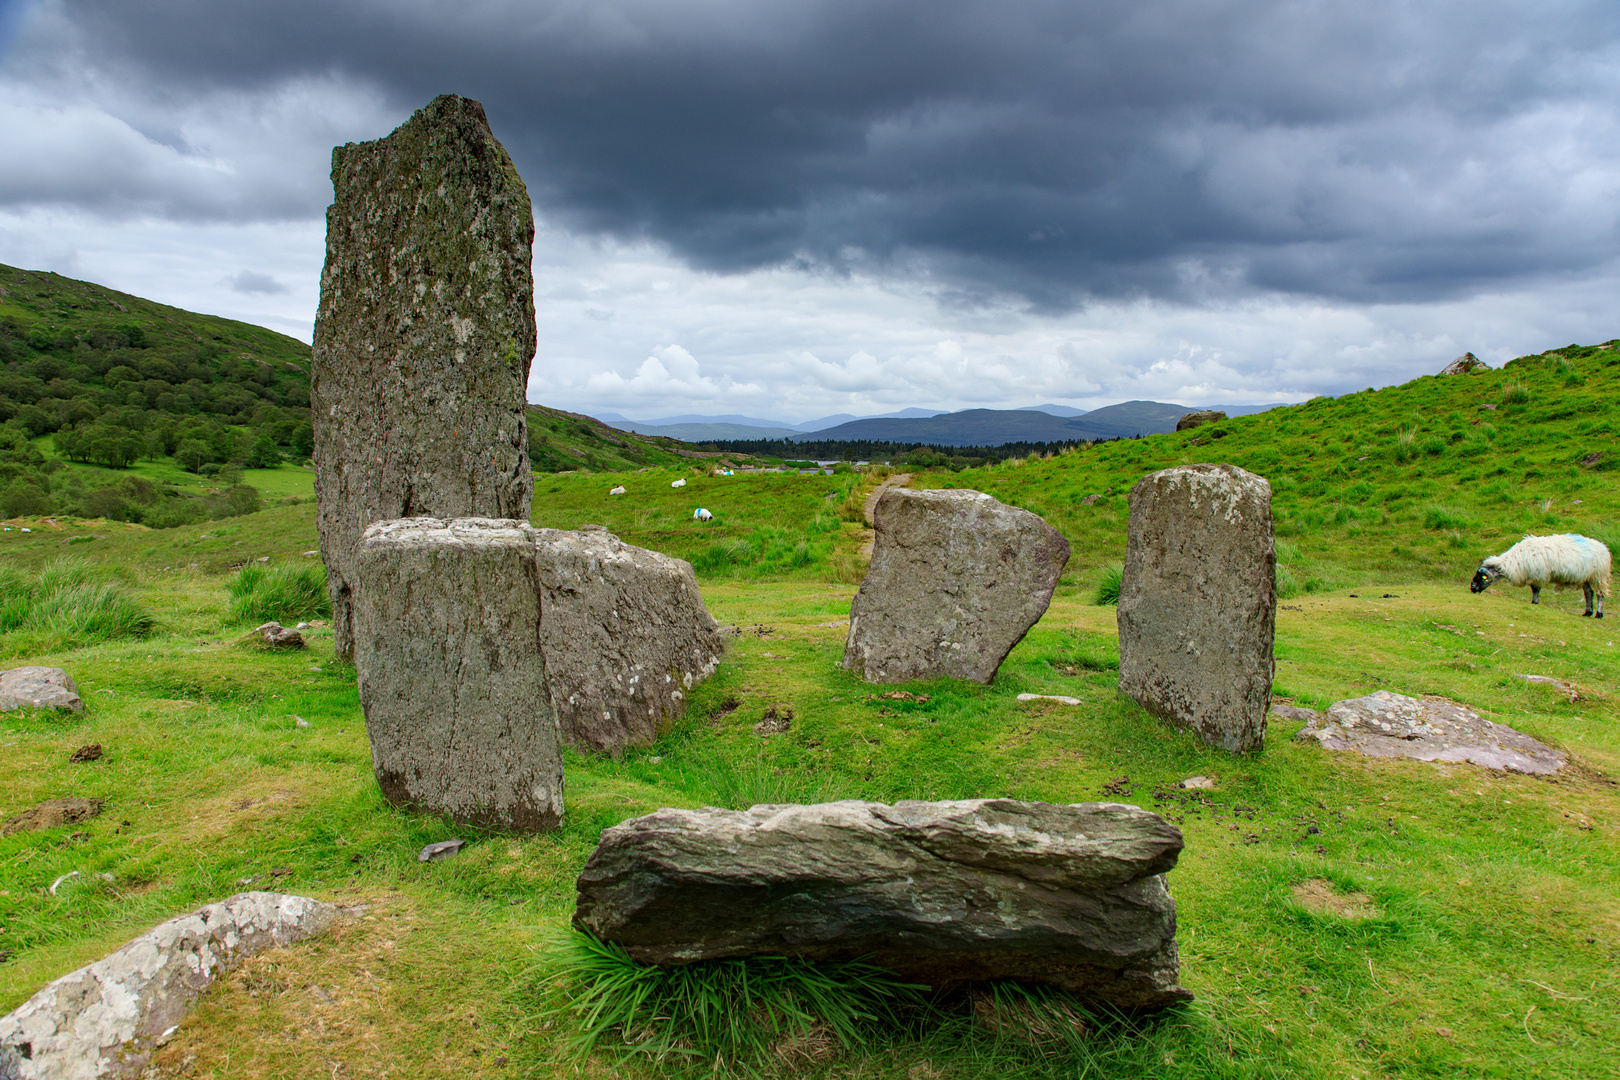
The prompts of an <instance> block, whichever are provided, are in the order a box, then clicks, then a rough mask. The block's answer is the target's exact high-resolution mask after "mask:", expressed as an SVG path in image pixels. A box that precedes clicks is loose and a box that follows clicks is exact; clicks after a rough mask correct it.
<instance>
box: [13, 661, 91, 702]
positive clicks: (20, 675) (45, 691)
mask: <svg viewBox="0 0 1620 1080" xmlns="http://www.w3.org/2000/svg"><path fill="white" fill-rule="evenodd" d="M83 708H84V701H83V699H81V698H80V697H79V686H78V684H77V683H75V682H74V681H73V678H72V676H70V675H69V674H68V673H67V672H65V671H63V670H62V669H61V668H56V667H20V668H12V669H11V670H10V671H0V709H5V710H11V709H66V710H70V711H72V712H78V711H80V710H82V709H83Z"/></svg>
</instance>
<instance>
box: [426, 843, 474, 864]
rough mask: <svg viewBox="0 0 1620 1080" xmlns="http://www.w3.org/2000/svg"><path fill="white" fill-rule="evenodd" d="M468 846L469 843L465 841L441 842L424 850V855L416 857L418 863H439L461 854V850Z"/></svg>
mask: <svg viewBox="0 0 1620 1080" xmlns="http://www.w3.org/2000/svg"><path fill="white" fill-rule="evenodd" d="M466 846H467V841H465V840H440V841H439V842H438V843H436V844H429V845H428V846H427V847H425V848H423V849H422V853H421V854H420V855H418V856H417V857H416V861H417V862H437V861H438V860H439V859H448V858H450V857H451V856H452V855H456V854H459V853H460V851H461V849H462V848H464V847H466Z"/></svg>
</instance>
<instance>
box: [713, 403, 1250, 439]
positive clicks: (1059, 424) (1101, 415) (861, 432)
mask: <svg viewBox="0 0 1620 1080" xmlns="http://www.w3.org/2000/svg"><path fill="white" fill-rule="evenodd" d="M1213 407H1214V408H1219V409H1222V410H1224V411H1225V412H1226V413H1227V414H1228V415H1232V416H1236V415H1245V414H1250V413H1255V412H1261V411H1264V410H1265V409H1269V408H1274V407H1275V406H1270V405H1220V406H1213ZM1191 411H1192V409H1191V407H1189V406H1186V405H1174V404H1168V403H1166V402H1162V401H1125V402H1121V403H1120V404H1118V405H1106V406H1104V407H1102V408H1100V409H1093V410H1092V411H1091V412H1087V413H1081V414H1079V415H1076V416H1053V415H1051V414H1049V413H1045V412H1040V411H1037V410H1032V409H965V410H963V411H961V412H954V413H943V414H941V415H939V416H932V417H927V418H918V419H889V418H879V419H869V420H855V421H851V422H850V423H846V424H839V425H838V426H836V427H830V428H823V429H821V430H818V431H813V432H806V433H804V434H800V435H789V436H787V437H788V438H789V439H791V440H792V441H794V442H806V441H817V442H832V441H843V440H848V441H869V442H885V443H896V444H920V445H927V446H1001V445H1003V444H1005V443H1018V442H1027V443H1064V442H1097V441H1101V440H1104V439H1122V438H1132V437H1134V436H1137V435H1147V434H1152V433H1155V432H1168V431H1174V430H1175V427H1176V421H1177V420H1179V419H1181V417H1183V416H1185V415H1186V414H1187V413H1189V412H1191ZM720 437H721V436H716V438H720ZM771 437H772V436H768V435H747V436H743V435H738V436H732V438H737V439H743V438H749V439H753V438H771Z"/></svg>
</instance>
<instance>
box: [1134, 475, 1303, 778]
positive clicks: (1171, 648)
mask: <svg viewBox="0 0 1620 1080" xmlns="http://www.w3.org/2000/svg"><path fill="white" fill-rule="evenodd" d="M1130 503H1131V517H1130V525H1129V529H1128V531H1127V535H1126V543H1125V571H1124V574H1123V576H1122V578H1121V580H1120V586H1119V616H1118V619H1119V689H1120V692H1121V693H1123V694H1126V695H1128V696H1130V697H1132V698H1134V699H1135V700H1136V701H1137V703H1138V704H1140V705H1141V706H1142V707H1143V708H1144V709H1146V710H1148V711H1149V712H1151V713H1153V714H1154V715H1155V716H1159V717H1161V718H1163V719H1164V720H1167V721H1169V722H1170V723H1172V724H1175V725H1176V726H1178V727H1182V728H1186V729H1187V730H1189V731H1191V732H1193V733H1194V734H1196V735H1197V736H1198V737H1199V738H1201V739H1203V740H1204V741H1205V742H1206V743H1208V744H1209V745H1211V746H1218V747H1221V748H1223V749H1226V750H1231V751H1234V752H1241V751H1244V750H1255V749H1258V748H1259V747H1260V746H1262V745H1263V744H1264V742H1265V736H1266V710H1267V708H1268V707H1269V706H1270V704H1271V679H1272V673H1273V670H1274V664H1273V661H1272V640H1273V637H1274V633H1275V624H1276V616H1277V585H1276V573H1277V555H1276V548H1275V547H1274V545H1273V540H1272V532H1271V485H1270V484H1268V483H1266V481H1265V480H1264V479H1263V478H1262V477H1259V476H1255V475H1254V474H1253V473H1249V472H1245V471H1244V470H1242V469H1240V468H1238V467H1237V466H1235V465H1181V466H1177V467H1176V468H1173V469H1165V470H1163V471H1161V472H1156V473H1154V474H1152V475H1151V476H1147V477H1144V478H1143V479H1142V480H1141V481H1139V482H1138V483H1137V485H1136V486H1135V487H1133V488H1132V489H1131V495H1130Z"/></svg>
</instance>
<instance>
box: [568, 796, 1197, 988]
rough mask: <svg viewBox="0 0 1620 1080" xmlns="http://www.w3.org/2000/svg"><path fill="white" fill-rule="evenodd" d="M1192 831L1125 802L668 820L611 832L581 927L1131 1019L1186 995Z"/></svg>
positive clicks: (656, 947)
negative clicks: (1182, 933) (1018, 987)
mask: <svg viewBox="0 0 1620 1080" xmlns="http://www.w3.org/2000/svg"><path fill="white" fill-rule="evenodd" d="M1181 846H1182V839H1181V832H1180V831H1179V830H1178V829H1176V827H1175V826H1173V825H1171V824H1170V823H1169V822H1167V821H1165V820H1164V819H1163V818H1161V817H1159V816H1158V815H1157V814H1153V813H1149V812H1148V811H1146V810H1142V809H1139V808H1137V807H1135V806H1126V805H1123V804H1120V803H1082V804H1079V805H1076V806H1056V805H1053V804H1051V803H1038V802H1019V801H1017V800H1014V799H970V800H964V801H960V802H900V803H896V804H894V805H893V806H886V805H884V804H882V803H871V802H853V801H850V802H836V803H823V804H820V805H816V806H755V807H753V808H751V809H749V810H745V811H736V810H720V809H716V808H714V807H712V806H711V807H704V808H703V809H700V810H671V809H665V810H659V811H656V812H655V813H652V814H648V815H646V816H645V817H639V818H633V819H631V820H629V821H625V822H621V823H620V824H618V825H615V826H613V827H612V828H611V829H606V830H604V831H603V833H602V840H601V843H600V844H599V845H598V846H597V848H596V851H595V852H594V853H593V854H592V855H591V858H590V860H589V861H588V862H587V863H586V864H585V870H584V872H583V873H581V874H580V877H579V898H578V901H577V903H576V906H575V909H574V925H575V927H577V928H579V929H581V930H587V931H589V932H591V933H593V934H595V935H596V936H597V937H599V938H602V939H603V940H605V941H612V942H616V943H618V944H619V945H621V946H623V947H624V948H625V950H626V951H627V952H628V953H629V954H630V955H631V956H632V957H634V958H636V959H637V960H641V961H643V962H646V963H653V964H659V965H663V966H671V965H677V964H685V963H690V962H692V961H695V960H705V959H712V958H716V957H727V956H750V955H775V956H783V955H786V956H797V957H802V958H804V959H807V960H827V959H847V958H853V957H858V956H864V957H867V958H868V959H870V960H871V961H872V962H873V963H876V964H880V965H882V966H883V967H886V968H889V969H890V970H891V971H894V972H895V973H896V974H898V975H900V976H901V977H902V978H905V979H907V980H910V981H914V982H921V983H926V984H928V985H929V986H932V987H935V988H941V989H943V988H947V987H951V986H956V985H959V984H961V983H964V982H978V981H983V980H989V979H1020V980H1023V981H1027V982H1038V983H1047V984H1051V985H1055V986H1060V987H1063V988H1064V989H1067V990H1072V991H1075V992H1077V993H1081V994H1084V995H1087V996H1089V997H1093V998H1097V999H1101V1000H1104V1001H1109V1002H1112V1003H1114V1004H1116V1005H1120V1006H1125V1007H1149V1008H1152V1007H1158V1006H1163V1005H1170V1004H1174V1003H1176V1002H1180V1001H1187V1000H1190V999H1191V997H1192V995H1191V994H1190V993H1188V992H1187V991H1186V990H1184V989H1182V988H1181V987H1180V986H1178V985H1176V979H1177V974H1178V971H1179V961H1178V958H1177V952H1176V940H1175V934H1176V905H1175V901H1174V900H1172V899H1171V898H1170V894H1169V892H1168V891H1167V890H1166V888H1165V882H1164V873H1165V871H1167V870H1169V869H1170V868H1171V867H1173V866H1175V864H1176V858H1177V856H1178V855H1179V854H1180V852H1181Z"/></svg>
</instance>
